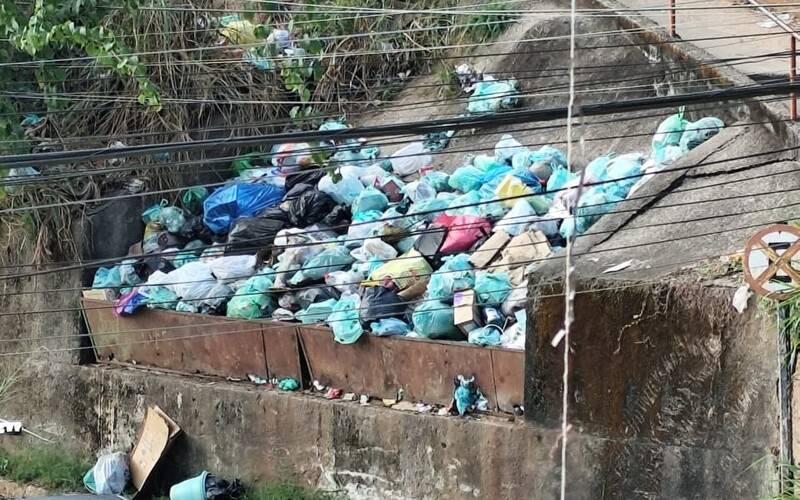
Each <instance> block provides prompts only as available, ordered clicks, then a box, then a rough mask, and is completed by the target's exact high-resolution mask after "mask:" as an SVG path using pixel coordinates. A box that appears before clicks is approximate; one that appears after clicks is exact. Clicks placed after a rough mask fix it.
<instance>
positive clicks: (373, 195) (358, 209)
mask: <svg viewBox="0 0 800 500" xmlns="http://www.w3.org/2000/svg"><path fill="white" fill-rule="evenodd" d="M388 206H389V199H388V198H386V195H385V194H383V193H381V192H380V191H378V190H377V189H375V188H374V187H368V188H366V189H364V190H363V191H361V192H360V193H359V194H358V196H356V199H355V200H353V206H352V212H353V213H354V214H360V213H362V212H369V211H370V210H379V211H381V212H382V211H384V210H386V207H388Z"/></svg>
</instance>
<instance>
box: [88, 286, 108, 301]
mask: <svg viewBox="0 0 800 500" xmlns="http://www.w3.org/2000/svg"><path fill="white" fill-rule="evenodd" d="M82 294H83V298H84V299H92V300H105V301H113V300H114V291H113V290H110V289H108V288H103V289H97V290H84V291H83V292H82Z"/></svg>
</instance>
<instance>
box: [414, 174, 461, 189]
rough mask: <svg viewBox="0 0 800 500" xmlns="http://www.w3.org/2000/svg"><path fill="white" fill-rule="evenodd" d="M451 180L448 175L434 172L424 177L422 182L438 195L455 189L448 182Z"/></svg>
mask: <svg viewBox="0 0 800 500" xmlns="http://www.w3.org/2000/svg"><path fill="white" fill-rule="evenodd" d="M449 180H450V176H449V175H447V174H446V173H444V172H439V171H438V170H432V171H430V172H428V173H427V174H425V175H423V176H422V178H421V179H420V182H424V183H425V184H427V185H429V186H430V187H432V188H433V189H435V190H436V192H437V193H438V192H440V191H451V190H452V189H453V188H452V187H451V186H450V184H449V182H448V181H449Z"/></svg>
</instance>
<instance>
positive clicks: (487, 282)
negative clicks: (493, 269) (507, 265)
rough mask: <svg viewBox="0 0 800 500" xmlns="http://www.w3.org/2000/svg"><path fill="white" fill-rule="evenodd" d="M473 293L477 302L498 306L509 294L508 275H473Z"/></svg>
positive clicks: (483, 272) (509, 282)
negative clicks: (476, 296) (476, 297)
mask: <svg viewBox="0 0 800 500" xmlns="http://www.w3.org/2000/svg"><path fill="white" fill-rule="evenodd" d="M475 293H476V294H477V295H478V301H479V302H481V303H484V304H492V305H497V306H499V305H500V304H502V303H503V301H504V300H506V297H508V294H509V293H511V279H510V278H509V276H508V273H490V272H488V271H478V272H477V273H475Z"/></svg>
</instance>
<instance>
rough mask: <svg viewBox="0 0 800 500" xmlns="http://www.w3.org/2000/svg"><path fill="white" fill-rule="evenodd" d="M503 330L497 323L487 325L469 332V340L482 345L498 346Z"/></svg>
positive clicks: (471, 342)
mask: <svg viewBox="0 0 800 500" xmlns="http://www.w3.org/2000/svg"><path fill="white" fill-rule="evenodd" d="M502 335H503V330H501V329H500V327H499V326H496V325H486V326H483V327H480V328H476V329H474V330H472V331H471V332H469V335H468V336H467V341H468V342H469V343H470V344H475V345H480V346H498V345H500V344H501V342H502V340H501V337H502Z"/></svg>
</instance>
